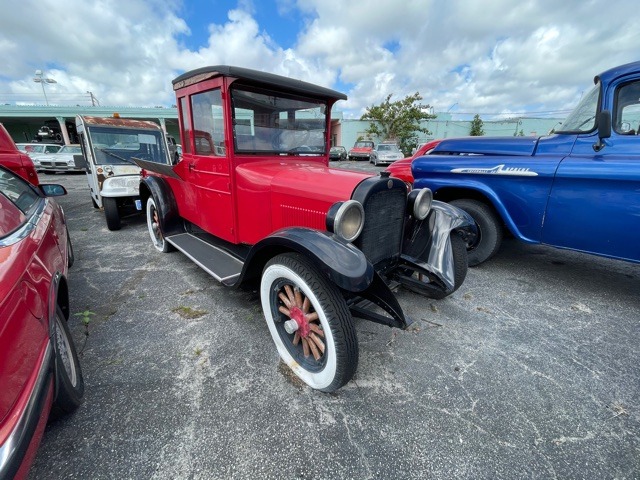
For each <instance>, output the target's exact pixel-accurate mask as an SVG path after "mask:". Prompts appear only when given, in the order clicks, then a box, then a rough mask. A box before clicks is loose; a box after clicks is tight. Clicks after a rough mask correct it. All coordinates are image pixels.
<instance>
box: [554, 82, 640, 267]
mask: <svg viewBox="0 0 640 480" xmlns="http://www.w3.org/2000/svg"><path fill="white" fill-rule="evenodd" d="M613 98H614V102H613V112H612V133H611V138H609V139H606V140H605V142H606V146H605V147H604V148H603V149H602V150H600V151H599V152H595V151H594V150H593V145H594V144H595V143H596V141H597V139H598V138H597V132H595V133H592V134H585V135H580V136H578V139H577V141H576V144H575V146H574V149H573V151H572V153H571V155H569V156H568V157H566V158H565V160H564V161H563V162H562V163H561V164H560V166H559V168H558V171H557V174H556V179H555V181H554V184H553V188H552V192H551V196H550V198H549V203H548V207H547V213H546V217H545V222H544V227H543V242H544V243H547V244H551V245H555V246H559V247H567V248H571V249H576V250H581V251H585V252H590V253H596V254H599V255H604V256H611V257H616V258H624V259H628V260H640V243H638V242H637V241H636V240H637V239H636V237H637V232H640V188H639V185H640V135H639V131H640V80H635V81H633V82H627V83H624V84H622V85H619V86H618V87H617V88H616V91H615V95H614V96H613Z"/></svg>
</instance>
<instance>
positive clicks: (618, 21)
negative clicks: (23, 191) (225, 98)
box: [0, 0, 640, 116]
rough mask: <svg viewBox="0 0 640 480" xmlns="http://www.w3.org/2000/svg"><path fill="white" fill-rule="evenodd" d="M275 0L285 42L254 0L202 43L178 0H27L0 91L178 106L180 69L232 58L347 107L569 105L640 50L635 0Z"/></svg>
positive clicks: (4, 50) (2, 33) (6, 38)
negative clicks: (389, 99) (289, 34)
mask: <svg viewBox="0 0 640 480" xmlns="http://www.w3.org/2000/svg"><path fill="white" fill-rule="evenodd" d="M185 1H188V0H185ZM275 1H276V5H277V8H275V7H274V10H273V13H272V14H273V15H274V16H278V15H285V16H288V15H290V14H291V13H292V12H297V13H298V14H299V15H301V16H302V18H303V19H304V21H303V22H302V23H301V30H300V31H299V32H298V37H297V42H296V43H295V45H294V46H293V47H291V48H283V47H282V46H280V45H278V44H277V42H276V41H275V40H274V38H276V37H277V32H275V31H268V30H267V29H266V27H265V26H264V25H260V24H258V22H257V20H256V18H259V17H257V16H256V10H257V8H258V7H256V5H258V4H257V3H255V4H254V2H252V1H251V0H243V1H240V2H238V6H237V8H236V9H234V10H230V11H229V12H227V18H226V20H225V21H224V22H221V23H218V24H211V25H210V26H209V32H208V33H209V37H208V41H207V42H205V44H204V45H202V46H200V47H198V48H197V49H189V48H188V47H187V46H186V43H185V38H188V35H189V33H190V30H189V26H188V25H187V24H186V22H185V21H184V20H183V19H182V18H181V16H180V12H181V8H183V5H182V4H181V3H180V1H179V0H173V2H163V1H160V0H103V1H99V2H84V1H80V0H68V1H66V2H60V1H57V0H40V1H38V2H36V1H34V0H25V1H23V2H22V3H21V8H20V9H13V10H10V9H5V10H4V11H3V16H2V17H0V64H2V65H4V69H3V71H2V72H1V73H0V101H2V102H6V101H10V102H13V101H20V100H23V101H41V100H40V98H41V97H39V94H40V93H41V86H39V85H38V84H35V83H34V82H33V81H32V77H33V72H34V70H35V69H46V71H45V73H46V75H48V76H50V77H53V78H55V79H56V80H57V82H58V83H57V84H54V85H47V86H46V88H47V92H50V93H51V95H50V96H51V98H52V99H55V100H56V101H58V102H63V101H65V99H68V100H69V101H71V102H74V103H75V102H77V100H75V97H73V99H72V96H73V95H74V94H75V95H78V94H83V93H84V92H86V91H87V90H89V91H92V92H93V93H94V94H95V95H96V96H97V97H98V98H99V99H100V101H101V103H102V104H103V105H105V104H112V105H125V104H126V105H142V106H150V105H170V104H172V103H174V102H175V100H174V98H173V91H172V89H171V80H172V79H173V78H175V76H177V75H178V74H180V73H182V72H183V71H186V70H189V69H192V68H198V67H202V66H205V65H214V64H231V65H238V66H244V67H250V68H256V69H261V70H266V71H270V72H273V73H277V74H281V75H287V76H291V77H295V78H300V79H302V80H306V81H311V82H314V83H318V84H320V85H324V86H328V87H333V88H342V87H344V88H345V89H347V90H348V91H346V92H345V93H347V94H348V95H349V100H348V101H347V102H342V103H341V104H340V106H341V108H344V109H347V110H348V113H347V115H349V114H350V115H353V116H359V115H360V114H362V112H363V111H364V108H366V107H367V106H370V105H372V104H377V103H379V102H381V101H382V100H384V98H385V97H386V96H387V95H388V94H393V95H394V98H402V97H404V96H406V95H409V94H412V93H414V92H416V91H419V92H420V93H421V95H422V96H423V97H424V103H430V104H432V105H433V106H435V108H436V110H440V111H443V110H447V109H449V108H450V107H451V106H452V105H455V108H453V109H452V111H453V112H468V113H470V114H473V113H476V112H480V113H485V112H503V113H504V114H509V113H510V112H522V111H524V110H527V109H530V108H532V106H535V109H536V110H545V111H554V110H566V109H567V108H570V107H571V106H572V105H573V104H574V103H575V102H576V100H577V99H578V98H579V96H580V93H581V91H582V90H585V89H586V88H589V86H590V84H591V80H592V78H593V76H594V75H595V74H597V73H599V72H600V71H602V70H604V69H607V68H610V67H613V66H615V65H618V64H621V63H626V62H629V61H634V60H638V57H637V53H636V52H637V48H638V45H640V29H638V28H637V25H638V24H640V22H639V20H640V13H637V8H635V3H634V2H631V1H630V0H622V1H620V2H616V3H615V4H611V3H610V2H605V1H604V0H592V1H587V0H568V1H565V2H557V0H554V1H551V0H541V1H533V0H523V1H520V2H512V1H506V0H494V1H492V2H444V1H440V0H407V1H405V2H401V3H398V2H395V1H393V0H362V1H359V2H345V1H343V0H275ZM260 7H261V8H264V6H263V5H260ZM209 8H215V5H213V6H210V7H209ZM25 12H29V15H25ZM203 15H206V12H203ZM3 94H4V95H3ZM7 94H9V95H7ZM63 94H65V95H66V96H65V95H63ZM21 95H22V96H21ZM84 101H85V102H86V101H88V96H85V98H84ZM52 103H53V102H52Z"/></svg>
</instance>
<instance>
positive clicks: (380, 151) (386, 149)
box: [369, 143, 404, 166]
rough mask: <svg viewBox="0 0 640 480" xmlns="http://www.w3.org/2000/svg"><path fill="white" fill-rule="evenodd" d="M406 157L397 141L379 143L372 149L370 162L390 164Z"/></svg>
mask: <svg viewBox="0 0 640 480" xmlns="http://www.w3.org/2000/svg"><path fill="white" fill-rule="evenodd" d="M402 158H404V155H403V154H402V152H401V151H400V148H399V147H398V145H397V144H395V143H379V144H378V145H376V146H375V147H374V148H373V150H372V151H371V157H370V158H369V162H370V163H373V164H374V165H376V166H378V165H384V164H386V165H389V164H391V163H393V162H395V161H396V160H400V159H402Z"/></svg>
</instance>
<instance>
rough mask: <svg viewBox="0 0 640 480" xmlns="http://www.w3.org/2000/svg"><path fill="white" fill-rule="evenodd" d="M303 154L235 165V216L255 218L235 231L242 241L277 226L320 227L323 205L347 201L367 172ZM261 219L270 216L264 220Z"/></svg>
mask: <svg viewBox="0 0 640 480" xmlns="http://www.w3.org/2000/svg"><path fill="white" fill-rule="evenodd" d="M303 158H304V157H300V158H296V159H290V158H285V159H283V160H281V161H268V162H253V163H245V164H243V165H240V166H238V167H237V168H236V181H237V187H238V192H239V197H240V198H239V209H240V212H239V215H240V216H242V218H243V219H244V220H245V221H249V219H251V218H254V219H255V220H254V221H253V222H249V223H251V224H252V226H253V228H254V229H244V230H241V234H240V236H241V241H242V242H246V243H250V244H252V243H254V242H256V241H258V240H260V239H262V238H264V237H265V236H266V235H269V234H270V233H271V232H273V231H276V230H278V229H280V228H283V227H290V226H306V227H310V228H316V229H319V230H325V220H326V215H327V211H328V210H329V207H331V205H333V204H334V203H335V202H337V201H341V200H349V199H350V198H351V195H352V193H353V190H354V189H355V188H356V186H357V185H358V184H359V183H360V182H362V181H363V180H364V179H366V178H369V177H371V176H373V174H372V173H366V172H354V171H348V170H340V169H337V168H330V167H327V166H326V165H323V164H322V163H320V162H314V161H305V160H303ZM265 218H269V219H271V222H270V224H269V225H267V222H265ZM243 224H246V223H245V222H244V221H243ZM258 227H261V228H262V230H261V229H258Z"/></svg>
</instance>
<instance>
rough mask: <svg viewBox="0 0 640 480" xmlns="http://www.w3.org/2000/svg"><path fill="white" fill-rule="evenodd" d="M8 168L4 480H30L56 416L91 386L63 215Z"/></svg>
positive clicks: (0, 447) (3, 245)
mask: <svg viewBox="0 0 640 480" xmlns="http://www.w3.org/2000/svg"><path fill="white" fill-rule="evenodd" d="M65 193H66V190H65V189H64V187H62V186H61V185H40V186H39V187H36V186H34V185H32V184H30V183H28V182H27V181H25V180H24V179H23V178H22V177H20V176H18V175H17V174H15V173H13V172H12V171H10V170H9V169H7V168H5V167H3V166H0V479H11V478H15V479H22V478H25V477H26V476H27V474H28V471H29V468H30V466H31V463H32V462H33V459H34V457H35V453H36V450H37V448H38V445H39V443H40V440H41V438H42V435H43V432H44V427H45V425H46V422H47V419H48V418H49V417H50V412H51V413H52V414H53V415H54V416H57V415H59V414H63V413H69V412H72V411H73V410H75V409H76V408H77V407H78V406H79V405H80V402H81V399H82V395H83V393H84V380H83V378H82V371H81V369H80V364H79V362H78V355H77V353H76V350H75V347H74V344H73V340H72V338H71V334H70V332H69V327H68V325H67V320H68V318H69V286H68V283H67V271H68V268H69V267H70V266H71V264H72V263H73V258H74V257H73V248H72V246H71V242H70V240H69V234H68V231H67V225H66V221H65V216H64V213H63V211H62V208H61V207H60V206H59V205H58V204H57V203H56V202H55V201H54V200H53V199H51V198H47V195H48V196H58V195H64V194H65Z"/></svg>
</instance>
